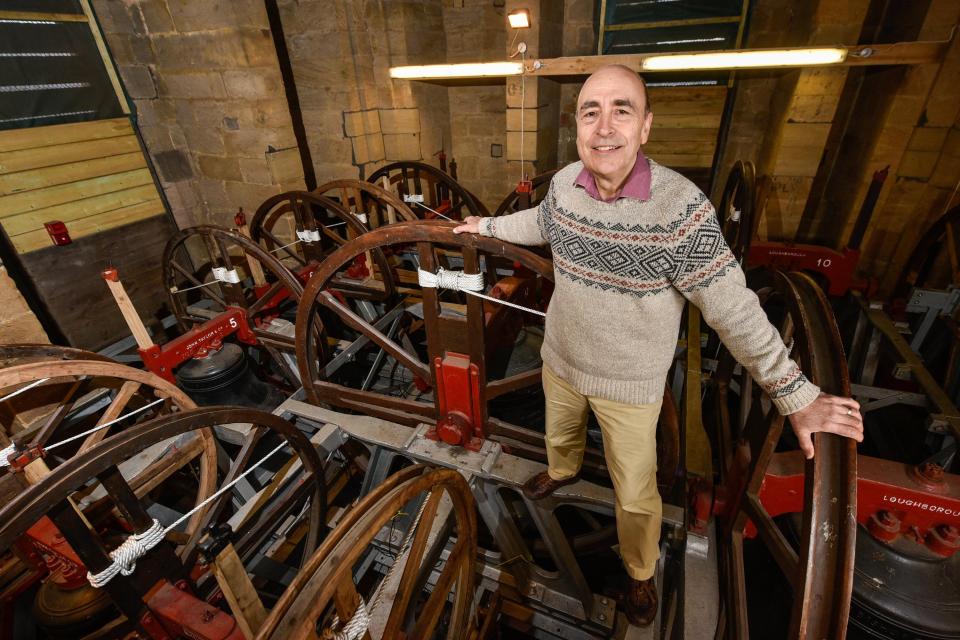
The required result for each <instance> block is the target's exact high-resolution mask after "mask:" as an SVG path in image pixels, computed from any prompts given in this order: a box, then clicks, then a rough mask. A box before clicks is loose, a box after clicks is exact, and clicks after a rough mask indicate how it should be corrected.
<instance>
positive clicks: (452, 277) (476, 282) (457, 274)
mask: <svg viewBox="0 0 960 640" xmlns="http://www.w3.org/2000/svg"><path fill="white" fill-rule="evenodd" d="M417 280H418V281H419V282H420V286H421V287H429V288H431V289H436V288H439V289H453V290H455V291H463V292H464V293H467V294H469V295H471V296H476V297H477V298H483V299H484V300H489V301H490V302H496V303H497V304H503V305H506V306H508V307H513V308H514V309H517V310H519V311H526V312H527V313H533V314H536V315H538V316H540V317H542V318H545V317H547V314H546V313H544V312H543V311H537V310H536V309H531V308H530V307H524V306H523V305H519V304H515V303H513V302H509V301H507V300H501V299H500V298H494V297H493V296H488V295H484V294H482V293H480V291H482V290H483V274H482V273H463V272H462V271H446V270H444V269H443V268H441V269H439V270H438V271H437V273H430V272H429V271H424V270H423V269H417Z"/></svg>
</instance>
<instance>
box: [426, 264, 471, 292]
mask: <svg viewBox="0 0 960 640" xmlns="http://www.w3.org/2000/svg"><path fill="white" fill-rule="evenodd" d="M417 280H418V281H419V282H420V286H421V287H429V288H430V289H453V290H454V291H483V274H482V273H464V272H463V271H447V270H445V269H443V268H442V267H441V268H440V269H438V270H437V272H436V273H430V272H429V271H425V270H423V269H417Z"/></svg>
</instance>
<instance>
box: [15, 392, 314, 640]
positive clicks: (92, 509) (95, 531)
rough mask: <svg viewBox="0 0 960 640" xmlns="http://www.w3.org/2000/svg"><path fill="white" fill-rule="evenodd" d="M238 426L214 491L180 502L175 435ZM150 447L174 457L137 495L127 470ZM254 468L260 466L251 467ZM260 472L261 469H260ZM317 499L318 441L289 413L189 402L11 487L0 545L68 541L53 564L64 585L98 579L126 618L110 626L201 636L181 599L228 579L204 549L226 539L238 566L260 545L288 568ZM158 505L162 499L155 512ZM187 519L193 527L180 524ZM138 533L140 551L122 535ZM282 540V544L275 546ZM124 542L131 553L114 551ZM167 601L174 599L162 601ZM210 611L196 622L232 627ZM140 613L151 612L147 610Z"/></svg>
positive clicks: (181, 473)
mask: <svg viewBox="0 0 960 640" xmlns="http://www.w3.org/2000/svg"><path fill="white" fill-rule="evenodd" d="M237 424H246V425H248V426H249V437H248V438H247V441H246V443H245V444H244V446H243V447H242V448H241V451H240V452H239V453H238V454H237V455H236V456H235V457H234V459H233V460H232V461H230V463H229V465H228V466H229V468H227V469H225V472H224V477H223V480H222V483H221V486H220V489H219V490H218V491H216V492H212V493H211V494H210V495H208V496H205V499H204V500H203V501H200V502H197V503H196V504H194V502H193V501H190V500H186V501H185V500H184V494H183V491H182V487H183V486H184V485H185V484H189V479H190V478H191V477H192V475H193V473H195V471H196V469H195V466H194V465H193V464H192V463H191V462H190V461H189V460H188V459H185V458H184V457H183V456H178V450H179V447H178V445H179V443H181V442H182V441H183V440H184V439H185V438H187V439H189V437H190V436H191V434H194V433H196V432H197V431H198V430H208V429H210V428H211V427H215V426H219V425H237ZM157 448H161V449H163V450H166V451H170V452H172V454H171V455H172V456H173V457H174V458H179V462H180V464H181V465H182V466H180V467H179V468H178V469H176V471H175V473H173V474H170V475H167V476H165V477H163V478H160V479H155V480H154V486H153V487H151V489H150V493H149V496H145V495H144V494H142V493H140V492H139V491H137V490H136V489H135V487H134V486H133V483H132V481H130V480H129V476H130V474H129V469H130V465H131V464H133V465H134V466H135V465H136V464H137V460H138V458H139V457H140V456H141V455H142V452H145V451H152V450H156V449H157ZM291 452H292V454H293V455H292V457H291ZM258 469H259V470H260V472H259V475H258V476H252V475H250V474H251V473H252V472H253V471H256V470H258ZM265 470H270V473H268V474H266V475H264V474H263V471H265ZM240 480H245V481H247V482H249V483H252V485H253V486H254V488H256V489H258V491H257V493H255V494H254V495H253V497H252V498H251V499H249V500H247V502H246V503H244V504H242V506H240V507H239V508H238V507H237V506H236V505H237V503H236V498H237V497H238V496H240V495H242V494H238V493H236V490H235V489H234V485H235V483H236V482H238V481H240ZM326 497H327V496H326V485H325V482H324V474H323V468H322V463H321V461H320V459H319V457H318V456H317V453H316V450H315V449H314V447H313V445H312V444H311V443H310V441H308V440H307V438H306V437H305V436H304V435H303V434H302V433H301V432H300V431H299V430H298V429H297V428H296V427H295V426H293V425H292V424H291V423H289V422H287V421H286V420H283V419H281V418H279V417H278V416H275V415H273V414H268V413H264V412H261V411H256V410H251V409H244V408H234V407H214V408H205V409H194V410H190V411H185V412H182V413H178V414H174V415H170V416H165V417H161V418H157V419H154V420H150V421H147V422H144V423H140V424H138V425H135V426H133V427H131V428H129V429H127V430H125V431H123V432H121V433H118V434H115V435H113V436H110V437H109V438H107V439H105V440H104V441H103V442H101V443H99V444H98V445H97V446H95V447H93V448H91V449H90V450H88V451H86V452H84V453H82V454H79V455H77V456H75V457H73V458H71V459H70V460H69V461H67V462H65V463H64V464H62V465H60V466H59V467H57V468H56V469H54V470H53V471H52V472H51V473H50V474H49V475H47V476H46V477H44V478H43V479H42V480H41V481H40V482H38V483H37V484H36V485H33V486H31V487H30V488H28V489H27V490H25V491H23V492H22V493H20V494H19V495H17V496H16V498H14V499H13V500H11V501H10V502H9V503H8V504H6V505H5V506H4V507H3V509H2V510H0V513H2V518H3V519H2V522H0V546H3V547H4V548H7V547H10V546H11V545H15V546H17V547H18V548H20V549H23V550H25V551H26V552H27V553H28V554H29V552H30V550H31V549H34V548H45V547H44V546H43V545H47V546H48V547H49V545H50V544H55V545H56V544H61V545H62V544H69V547H64V549H62V550H61V554H64V555H63V558H65V560H63V561H62V563H61V564H63V566H66V567H68V568H70V569H71V572H70V573H69V575H70V576H71V581H72V582H71V585H69V586H70V587H71V588H73V589H77V588H83V589H88V588H89V587H88V586H86V583H85V580H84V579H83V575H84V573H85V571H89V572H90V574H91V576H92V577H91V578H90V580H91V584H97V585H100V588H101V589H103V591H104V592H105V593H107V594H108V595H109V598H110V600H111V601H112V603H113V605H114V606H115V607H116V608H117V610H119V612H120V613H122V614H123V615H124V616H125V618H126V621H124V620H123V619H114V621H113V623H111V624H119V627H118V629H126V630H131V629H140V630H141V632H143V631H146V632H147V633H148V635H150V636H152V637H156V636H155V633H153V632H154V631H155V629H152V628H151V626H150V623H149V621H150V620H151V619H156V618H159V619H163V620H164V623H170V624H173V625H179V626H180V627H182V628H183V629H185V631H183V633H184V634H185V635H186V636H188V637H207V636H205V635H204V633H203V631H201V630H199V629H197V628H193V629H192V633H191V627H190V624H199V623H198V621H197V618H196V617H192V618H191V617H190V616H186V617H184V616H183V613H185V612H187V611H189V609H183V608H182V607H183V606H189V607H193V608H194V609H196V608H197V607H202V606H203V605H204V602H203V601H202V600H200V599H199V598H205V597H210V596H211V595H214V594H215V593H216V590H217V589H218V584H219V588H221V589H224V588H228V589H229V588H231V587H230V585H224V584H223V583H219V582H218V581H219V580H220V578H219V577H217V578H214V575H213V574H212V573H211V572H210V571H209V570H205V569H203V567H201V566H200V565H198V564H197V561H198V558H199V554H200V553H201V551H203V552H204V553H205V554H207V555H206V556H205V557H206V561H207V562H211V559H210V558H211V557H213V556H216V557H217V559H218V560H219V558H220V550H221V549H223V548H224V546H229V547H230V548H231V549H232V556H233V557H235V558H238V559H239V561H240V563H243V564H247V563H249V562H251V560H252V559H253V558H255V557H256V556H257V554H262V553H267V555H268V557H271V558H272V559H273V560H274V561H277V562H280V563H284V562H286V563H288V564H292V565H293V568H297V567H299V566H300V563H301V562H302V561H305V560H306V558H307V557H309V555H310V554H311V553H312V551H313V549H314V548H316V545H317V542H318V540H319V539H320V537H321V534H322V531H323V526H324V523H325V518H326ZM161 503H162V504H163V505H165V506H164V508H163V509H159V510H158V505H159V504H161ZM177 514H182V515H179V517H177ZM187 521H189V522H191V523H193V522H198V523H199V526H192V525H191V526H188V527H187V528H184V525H183V523H184V522H187ZM158 523H159V524H158ZM218 523H229V524H230V525H232V527H231V528H230V529H227V530H226V531H227V534H226V535H227V537H226V538H224V539H223V540H214V541H213V542H217V543H218V544H219V546H214V547H213V549H212V551H211V548H210V543H211V536H213V535H215V532H217V533H216V535H223V534H220V533H219V532H220V531H221V528H222V527H214V526H212V525H217V524H218ZM141 534H142V535H145V536H147V538H149V540H150V542H145V543H144V546H145V547H146V548H144V549H140V550H139V551H136V550H133V547H132V546H131V540H132V539H133V538H135V537H137V536H140V535H141ZM155 534H159V535H160V537H159V538H158V537H157V536H156V535H155ZM204 536H205V537H204ZM288 538H291V540H290V542H289V543H287V544H284V545H277V544H276V543H277V541H278V540H279V541H283V540H285V539H288ZM57 540H60V541H65V543H63V542H61V543H57V542H56V541H57ZM51 541H53V542H51ZM36 545H41V546H40V547H36ZM128 547H129V548H128ZM108 549H109V550H111V555H108V554H107V550H108ZM122 549H126V551H125V552H124V553H128V552H129V553H132V554H133V555H132V556H128V555H123V553H121V550H122ZM296 549H299V550H301V551H300V552H299V555H297V553H294V551H295V550H296ZM117 554H120V555H117ZM211 554H212V555H211ZM121 558H123V562H122V564H121ZM64 563H65V564H64ZM42 564H43V563H42V562H41V563H40V565H42ZM118 564H120V568H119V572H117V570H116V566H117V565H118ZM215 566H219V565H215ZM124 567H126V569H124ZM40 568H42V567H40ZM244 580H246V578H245V577H244ZM261 582H263V580H262V579H261ZM268 582H269V580H268ZM74 583H76V584H74ZM266 585H267V583H266V582H264V583H263V584H261V585H260V587H261V588H266ZM171 603H178V606H177V607H172V608H171ZM215 611H216V609H213V610H212V611H211V616H210V617H209V618H206V617H204V618H203V620H202V622H203V624H204V625H207V624H209V625H212V626H218V625H219V626H220V627H222V626H223V625H226V626H227V627H228V628H229V627H230V625H231V624H233V622H232V621H231V620H230V619H229V617H224V616H225V614H223V613H222V612H217V613H216V614H214V613H213V612H215ZM148 612H149V613H152V616H153V618H150V617H149V616H146V615H145V613H148ZM233 613H234V615H235V616H239V615H240V613H239V612H237V611H234V612H233ZM101 622H102V619H101ZM165 626H166V625H165ZM174 628H176V626H175V627H174ZM203 628H206V629H211V628H212V627H203ZM120 635H122V633H121V634H120ZM230 637H237V636H230Z"/></svg>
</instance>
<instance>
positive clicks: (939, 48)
mask: <svg viewBox="0 0 960 640" xmlns="http://www.w3.org/2000/svg"><path fill="white" fill-rule="evenodd" d="M949 44H950V41H948V40H943V41H932V42H924V41H920V42H897V43H894V44H871V45H853V46H846V45H838V46H839V47H841V48H845V49H846V50H847V57H846V59H845V60H844V61H843V62H839V63H835V64H829V65H817V66H819V67H824V68H826V67H841V66H858V67H859V66H868V65H915V64H930V63H938V62H940V61H941V60H942V59H943V56H944V54H945V53H946V50H947V47H948V46H949ZM811 48H818V47H813V46H807V47H789V48H785V49H786V50H805V49H811ZM770 50H771V49H738V50H737V51H744V52H746V51H753V52H762V51H770ZM776 50H777V51H782V50H784V49H776ZM699 53H731V50H730V49H727V50H721V51H685V52H679V51H677V52H674V51H671V52H669V53H668V54H665V53H633V54H619V55H603V56H569V57H563V58H543V59H539V60H531V61H530V62H527V63H526V65H525V74H526V75H529V76H547V77H548V76H559V77H578V76H588V75H590V74H591V73H593V72H594V71H596V70H597V69H599V68H600V67H602V66H605V65H608V64H622V65H624V66H627V67H629V68H631V69H636V70H637V71H643V73H645V74H646V73H657V72H658V70H654V69H643V68H642V66H643V60H644V59H646V58H651V57H653V56H661V55H691V54H699ZM811 66H812V65H811ZM763 68H764V69H775V68H780V69H782V68H788V67H786V66H785V67H763ZM670 72H671V73H677V71H676V70H670Z"/></svg>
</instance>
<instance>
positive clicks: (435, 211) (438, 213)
mask: <svg viewBox="0 0 960 640" xmlns="http://www.w3.org/2000/svg"><path fill="white" fill-rule="evenodd" d="M413 204H418V205H420V206H421V207H423V208H424V209H426V210H427V211H430V212H432V213H435V214H437V215H438V216H440V217H441V218H443V219H444V220H449V221H450V222H457V221H456V220H454V219H453V218H451V217H449V216H445V215H443V214H442V213H440V212H439V211H437V210H436V209H431V208H430V207H428V206H427V205H425V204H423V203H422V202H419V201H416V202H414V203H413Z"/></svg>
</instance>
